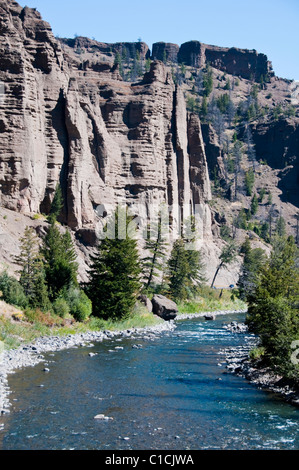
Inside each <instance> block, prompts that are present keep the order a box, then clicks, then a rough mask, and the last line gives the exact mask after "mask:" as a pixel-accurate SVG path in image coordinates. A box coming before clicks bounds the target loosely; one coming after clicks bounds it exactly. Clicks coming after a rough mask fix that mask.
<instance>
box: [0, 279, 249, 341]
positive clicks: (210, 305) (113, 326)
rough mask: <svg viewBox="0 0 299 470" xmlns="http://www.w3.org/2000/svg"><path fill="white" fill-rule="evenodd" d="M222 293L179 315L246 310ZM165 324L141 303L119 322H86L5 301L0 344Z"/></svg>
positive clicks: (0, 308)
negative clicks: (25, 308) (24, 308)
mask: <svg viewBox="0 0 299 470" xmlns="http://www.w3.org/2000/svg"><path fill="white" fill-rule="evenodd" d="M219 295H220V292H219V291H216V290H212V289H208V288H207V289H204V290H203V291H202V292H201V295H200V296H198V297H197V298H196V299H192V300H187V301H185V302H182V303H180V304H178V308H179V313H181V314H184V313H198V312H212V311H216V310H244V308H245V307H246V305H245V304H244V302H241V301H240V300H239V299H237V298H232V292H231V291H223V292H222V295H221V297H220V298H219ZM159 323H164V320H162V319H160V318H158V317H157V316H155V315H153V314H152V313H149V312H148V310H147V309H146V308H145V307H144V306H143V305H141V304H137V306H136V307H135V309H134V311H133V312H132V314H131V315H130V316H129V317H128V318H126V319H124V320H119V321H112V320H103V319H100V318H95V317H92V316H91V317H90V318H89V319H88V320H87V321H85V322H76V321H75V320H74V318H72V317H71V316H69V317H66V318H61V317H59V316H57V315H53V314H49V313H48V314H45V313H42V312H41V311H40V310H38V309H36V310H27V311H21V310H20V309H17V308H16V307H14V306H11V305H8V304H6V303H5V302H3V301H1V302H0V341H2V342H3V343H4V347H5V349H14V348H17V347H19V346H20V345H21V344H26V343H31V342H32V341H34V339H36V338H39V337H41V336H57V335H58V336H66V335H69V334H78V333H87V332H88V331H104V330H110V331H116V330H118V331H122V330H127V329H130V328H145V327H148V326H153V325H157V324H159Z"/></svg>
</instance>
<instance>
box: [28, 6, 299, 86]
mask: <svg viewBox="0 0 299 470" xmlns="http://www.w3.org/2000/svg"><path fill="white" fill-rule="evenodd" d="M19 3H20V4H21V5H22V6H25V5H27V6H29V7H34V8H37V9H38V10H39V11H40V12H41V14H42V16H43V19H44V20H46V21H48V22H49V23H50V24H51V26H52V29H53V32H54V34H55V35H59V36H61V37H74V35H75V34H77V35H80V36H88V37H91V38H92V37H94V38H95V39H97V40H98V41H101V42H122V41H129V42H131V41H137V40H138V39H139V38H141V39H142V41H144V42H146V43H147V44H148V45H149V46H150V48H151V47H152V44H153V43H154V42H157V41H165V42H173V43H176V44H179V45H180V44H182V43H184V42H187V41H190V40H193V39H196V40H198V41H201V42H203V43H206V44H214V45H217V46H227V47H232V46H235V47H240V48H246V49H256V50H257V51H258V52H262V53H264V54H267V56H268V58H269V60H271V61H272V63H273V68H274V70H275V73H276V75H278V76H280V77H283V78H289V79H295V80H299V50H298V49H299V32H298V31H299V1H298V0H251V1H244V0H243V1H242V0H241V1H240V0H205V1H204V0H149V1H147V2H146V1H145V2H142V1H141V0H127V1H126V0H105V1H102V0H100V1H99V0H84V1H82V0H81V1H79V0H51V1H49V0H26V1H22V0H19Z"/></svg>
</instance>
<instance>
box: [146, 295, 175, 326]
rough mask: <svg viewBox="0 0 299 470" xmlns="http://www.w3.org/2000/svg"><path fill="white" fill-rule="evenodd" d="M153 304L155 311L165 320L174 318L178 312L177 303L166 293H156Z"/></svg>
mask: <svg viewBox="0 0 299 470" xmlns="http://www.w3.org/2000/svg"><path fill="white" fill-rule="evenodd" d="M152 305H153V313H154V314H155V315H158V316H159V317H161V318H163V320H165V321H169V320H174V319H175V318H176V316H177V314H178V306H177V304H176V303H175V302H173V301H172V300H170V299H168V298H167V297H165V296H164V295H160V294H156V295H154V297H153V299H152Z"/></svg>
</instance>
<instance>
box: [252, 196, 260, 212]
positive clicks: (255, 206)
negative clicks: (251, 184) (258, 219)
mask: <svg viewBox="0 0 299 470" xmlns="http://www.w3.org/2000/svg"><path fill="white" fill-rule="evenodd" d="M258 207H259V201H258V197H257V195H256V193H254V195H253V198H252V199H251V206H250V211H251V214H252V215H255V214H256V213H257V211H258Z"/></svg>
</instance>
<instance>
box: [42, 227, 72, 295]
mask: <svg viewBox="0 0 299 470" xmlns="http://www.w3.org/2000/svg"><path fill="white" fill-rule="evenodd" d="M41 253H42V255H43V257H44V269H45V279H46V283H47V285H48V291H49V297H50V299H51V300H54V299H56V298H57V297H58V296H59V294H60V293H61V291H62V290H63V289H68V288H69V287H70V286H71V285H77V284H78V281H77V271H78V264H77V262H76V253H75V249H74V246H73V243H72V239H71V235H70V233H69V231H68V230H67V231H66V232H65V233H64V234H62V233H60V230H59V229H58V227H57V226H56V225H55V223H52V224H51V226H50V228H49V230H48V233H47V234H46V236H45V238H44V240H43V246H42V249H41Z"/></svg>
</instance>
